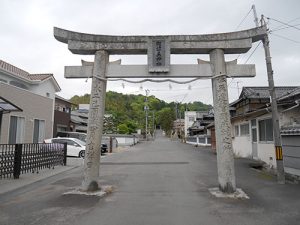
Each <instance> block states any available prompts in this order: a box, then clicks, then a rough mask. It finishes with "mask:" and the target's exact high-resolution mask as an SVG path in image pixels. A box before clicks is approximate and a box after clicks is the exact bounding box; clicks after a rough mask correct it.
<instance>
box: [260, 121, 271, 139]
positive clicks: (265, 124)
mask: <svg viewBox="0 0 300 225" xmlns="http://www.w3.org/2000/svg"><path fill="white" fill-rule="evenodd" d="M258 128H259V141H273V122H272V119H266V120H260V121H258Z"/></svg>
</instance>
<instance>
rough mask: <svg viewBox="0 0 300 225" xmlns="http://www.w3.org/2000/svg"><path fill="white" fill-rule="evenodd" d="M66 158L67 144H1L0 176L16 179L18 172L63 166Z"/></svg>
mask: <svg viewBox="0 0 300 225" xmlns="http://www.w3.org/2000/svg"><path fill="white" fill-rule="evenodd" d="M66 159H67V144H58V143H51V144H44V143H43V144H35V143H34V144H1V145H0V178H9V177H13V178H14V179H18V178H19V177H20V174H25V173H30V172H31V173H34V172H36V173H38V172H39V170H42V169H44V168H49V169H51V168H53V169H54V166H58V165H64V166H65V165H66V163H67V161H66Z"/></svg>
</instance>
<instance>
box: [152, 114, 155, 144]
mask: <svg viewBox="0 0 300 225" xmlns="http://www.w3.org/2000/svg"><path fill="white" fill-rule="evenodd" d="M152 128H153V132H152V135H153V140H154V137H155V135H154V132H155V128H154V111H152Z"/></svg>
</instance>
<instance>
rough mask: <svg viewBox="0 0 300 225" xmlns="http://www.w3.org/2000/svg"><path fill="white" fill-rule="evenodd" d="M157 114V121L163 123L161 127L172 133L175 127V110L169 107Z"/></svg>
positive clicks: (167, 132) (168, 133)
mask: <svg viewBox="0 0 300 225" xmlns="http://www.w3.org/2000/svg"><path fill="white" fill-rule="evenodd" d="M157 116H158V119H157V121H158V123H159V124H160V125H161V128H162V129H163V130H164V131H165V132H166V134H167V135H170V134H171V131H172V128H173V122H174V120H175V112H174V110H173V109H171V108H169V107H167V108H163V109H162V110H160V111H159V112H158V113H157Z"/></svg>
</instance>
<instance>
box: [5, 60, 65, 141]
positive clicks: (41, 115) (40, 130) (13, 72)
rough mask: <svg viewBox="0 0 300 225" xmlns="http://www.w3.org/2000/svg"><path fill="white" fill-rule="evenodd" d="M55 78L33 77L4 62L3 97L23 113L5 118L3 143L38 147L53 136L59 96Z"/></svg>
mask: <svg viewBox="0 0 300 225" xmlns="http://www.w3.org/2000/svg"><path fill="white" fill-rule="evenodd" d="M60 90H61V89H60V87H59V85H58V83H57V81H56V80H55V78H54V76H53V74H30V73H28V72H26V71H24V70H22V69H20V68H18V67H16V66H13V65H11V64H9V63H7V62H4V61H2V60H0V96H1V97H3V98H5V99H7V100H8V101H10V102H11V103H13V104H15V105H16V106H18V107H19V108H21V109H22V110H23V111H21V112H20V111H19V112H11V113H9V114H4V115H3V116H2V121H1V123H0V124H1V127H0V131H1V132H0V135H1V136H0V143H1V144H7V143H10V144H14V143H24V142H25V143H32V142H34V143H37V142H42V141H43V140H44V139H45V138H51V137H52V133H53V120H54V100H55V93H56V92H58V91H60Z"/></svg>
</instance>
